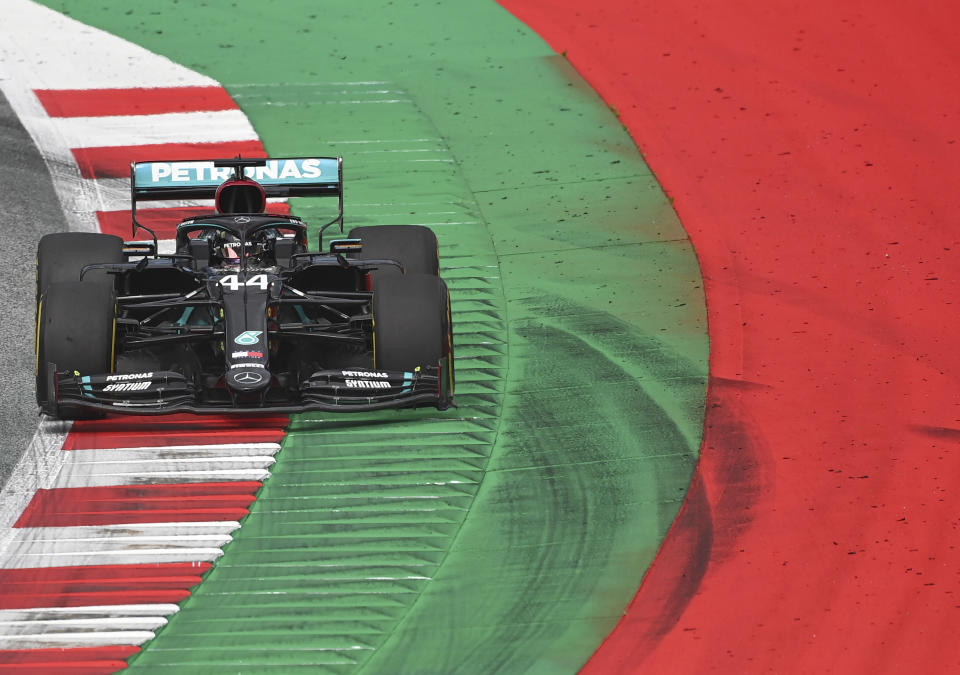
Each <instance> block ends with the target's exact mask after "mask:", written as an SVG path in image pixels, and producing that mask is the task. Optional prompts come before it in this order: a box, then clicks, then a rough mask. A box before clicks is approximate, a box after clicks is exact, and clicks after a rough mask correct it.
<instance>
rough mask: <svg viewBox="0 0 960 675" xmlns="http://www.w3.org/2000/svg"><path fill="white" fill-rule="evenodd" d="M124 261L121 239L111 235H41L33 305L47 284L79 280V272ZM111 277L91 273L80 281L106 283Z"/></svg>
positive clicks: (38, 300) (88, 233)
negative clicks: (100, 264) (99, 265)
mask: <svg viewBox="0 0 960 675" xmlns="http://www.w3.org/2000/svg"><path fill="white" fill-rule="evenodd" d="M122 262H126V256H124V255H123V239H121V238H120V237H117V236H114V235H112V234H100V233H93V232H57V233H55V234H47V235H44V236H43V237H42V238H41V239H40V244H39V245H38V246H37V302H38V303H39V302H40V296H42V295H43V294H44V293H45V292H46V290H47V288H48V287H49V286H50V285H51V284H56V283H60V282H63V281H80V270H82V269H83V268H84V267H85V266H86V265H93V264H96V263H122ZM112 279H113V277H111V276H109V275H107V274H106V273H105V272H103V271H101V270H92V271H90V272H89V273H88V274H87V275H85V276H84V281H94V280H96V281H108V280H112Z"/></svg>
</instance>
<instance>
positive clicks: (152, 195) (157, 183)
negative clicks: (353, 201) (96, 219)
mask: <svg viewBox="0 0 960 675" xmlns="http://www.w3.org/2000/svg"><path fill="white" fill-rule="evenodd" d="M241 177H246V178H250V179H252V180H255V181H256V182H258V183H259V184H260V185H261V186H262V187H263V191H264V193H265V194H266V196H267V197H268V198H269V197H337V198H338V199H339V209H338V214H337V217H336V218H334V219H333V220H331V221H330V222H329V223H327V224H326V225H323V226H322V227H321V228H320V231H321V232H322V231H323V230H325V229H327V228H328V227H330V226H331V225H333V224H334V223H340V229H341V230H342V229H343V158H342V157H274V158H270V159H247V158H240V157H238V158H236V159H213V160H174V161H163V160H159V161H151V162H134V163H132V164H131V165H130V201H131V207H132V209H131V210H132V212H133V227H134V232H136V229H137V228H138V227H143V226H142V225H141V224H140V223H138V222H137V202H142V201H160V200H172V199H178V200H179V199H214V198H215V197H216V194H217V188H218V187H220V185H221V184H222V183H224V182H225V181H228V180H231V179H235V178H241ZM144 229H147V228H144ZM148 231H149V230H148Z"/></svg>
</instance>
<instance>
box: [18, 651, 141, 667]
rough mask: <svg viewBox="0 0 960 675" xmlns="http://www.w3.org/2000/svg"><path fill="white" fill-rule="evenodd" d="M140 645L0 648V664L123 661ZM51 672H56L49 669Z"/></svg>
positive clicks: (134, 652) (68, 663)
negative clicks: (71, 647)
mask: <svg viewBox="0 0 960 675" xmlns="http://www.w3.org/2000/svg"><path fill="white" fill-rule="evenodd" d="M139 651H140V647H132V646H117V647H76V648H73V649H56V648H48V649H0V664H4V665H10V664H31V663H33V664H38V663H41V664H42V663H49V664H67V665H70V664H75V663H78V662H83V661H86V662H88V663H89V662H97V661H124V660H126V659H128V658H130V657H131V656H133V655H134V654H136V653H138V652H139ZM51 672H56V671H55V670H53V669H51Z"/></svg>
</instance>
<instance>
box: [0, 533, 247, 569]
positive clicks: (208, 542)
mask: <svg viewBox="0 0 960 675" xmlns="http://www.w3.org/2000/svg"><path fill="white" fill-rule="evenodd" d="M231 541H233V537H231V536H230V535H212V534H209V535H191V536H179V537H163V536H159V537H120V536H118V537H105V538H104V537H101V538H99V539H97V538H91V539H25V540H22V541H17V542H14V543H13V544H12V545H11V546H10V547H9V548H8V549H7V553H8V555H9V556H10V558H9V559H8V560H3V559H0V568H6V567H7V564H6V563H8V562H13V561H17V560H20V559H23V558H45V557H50V558H71V559H72V558H75V557H77V556H100V555H112V554H121V555H124V554H132V555H135V554H136V553H137V552H138V551H144V550H150V551H160V550H163V551H167V552H170V553H174V552H176V551H180V550H183V549H188V550H196V549H197V548H223V547H224V546H226V545H227V544H228V543H230V542H231ZM45 566H46V565H45ZM53 566H56V565H53Z"/></svg>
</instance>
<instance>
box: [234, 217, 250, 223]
mask: <svg viewBox="0 0 960 675" xmlns="http://www.w3.org/2000/svg"><path fill="white" fill-rule="evenodd" d="M233 222H235V223H249V222H250V218H249V217H247V216H237V217H236V218H234V219H233Z"/></svg>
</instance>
